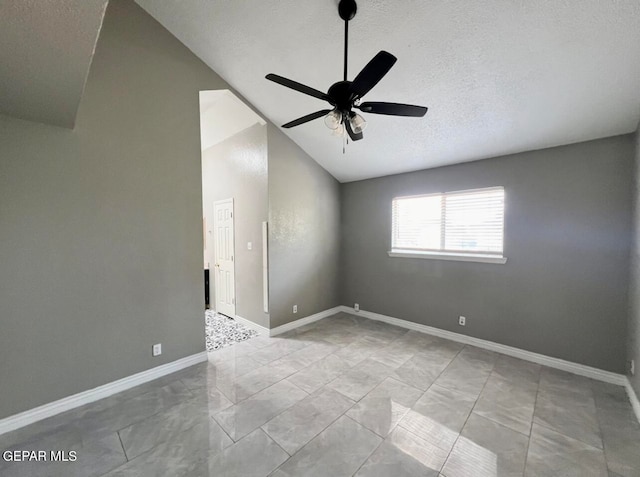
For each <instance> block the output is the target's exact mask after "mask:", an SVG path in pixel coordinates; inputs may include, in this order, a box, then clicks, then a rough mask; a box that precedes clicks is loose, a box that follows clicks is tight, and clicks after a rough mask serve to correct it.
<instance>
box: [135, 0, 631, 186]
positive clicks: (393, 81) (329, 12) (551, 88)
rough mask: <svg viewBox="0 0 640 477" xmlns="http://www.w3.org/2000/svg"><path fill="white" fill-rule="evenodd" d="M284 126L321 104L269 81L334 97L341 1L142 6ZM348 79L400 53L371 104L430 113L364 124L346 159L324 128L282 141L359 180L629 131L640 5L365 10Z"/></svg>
mask: <svg viewBox="0 0 640 477" xmlns="http://www.w3.org/2000/svg"><path fill="white" fill-rule="evenodd" d="M137 1H138V3H139V4H140V5H141V6H142V7H143V8H145V9H146V10H147V11H148V12H149V13H151V15H153V16H154V17H155V18H156V19H158V20H159V21H160V22H161V23H162V24H163V25H164V26H165V27H166V28H168V29H169V30H170V31H171V32H172V33H173V34H174V35H175V36H176V37H178V38H179V39H180V40H181V41H182V42H183V43H184V44H185V45H187V46H188V47H189V48H190V49H191V50H192V51H193V52H194V53H195V54H197V55H198V56H199V57H200V58H202V59H203V60H204V61H205V62H206V63H207V64H208V65H209V66H210V67H211V68H213V69H214V70H215V71H216V72H218V73H219V74H220V75H221V76H222V77H223V78H225V79H226V80H227V81H228V82H229V83H230V84H231V85H232V86H233V87H234V88H236V89H237V90H238V91H239V92H240V93H241V94H242V95H244V96H245V97H246V98H247V99H248V100H249V101H250V102H251V103H253V104H254V105H255V106H256V107H257V108H258V109H259V110H260V111H261V112H262V113H263V114H265V115H266V116H267V117H268V118H269V119H271V120H272V121H274V122H275V123H277V124H283V123H284V122H287V121H289V120H292V119H294V118H297V117H299V116H302V115H304V114H307V113H310V112H313V111H316V110H318V109H323V108H325V107H326V104H325V103H323V102H322V101H320V100H317V99H314V98H311V97H307V96H304V95H302V94H300V93H297V92H295V91H293V90H289V89H287V88H284V87H281V86H279V85H277V84H275V83H272V82H270V81H267V80H265V79H264V76H265V75H266V74H267V73H276V74H279V75H282V76H286V77H289V78H292V79H295V80H297V81H300V82H302V83H305V84H308V85H310V86H313V87H315V88H317V89H321V90H325V91H326V90H327V89H328V87H329V86H330V85H331V84H332V83H333V82H335V81H338V80H340V79H341V76H342V71H341V69H342V48H343V26H344V24H343V22H342V21H341V20H340V18H339V17H338V14H337V8H336V5H337V0H307V1H305V2H304V4H302V3H301V2H300V1H299V0H278V1H264V0H243V1H211V0H182V1H180V2H176V1H169V0H137ZM358 6H359V11H358V14H357V16H356V17H355V19H354V20H353V21H352V22H351V23H350V30H349V32H350V35H349V36H350V58H349V70H350V73H349V76H350V79H353V77H354V76H355V74H356V73H357V72H358V71H359V70H360V69H361V68H362V67H363V66H364V65H365V64H366V62H367V61H369V59H370V58H372V57H373V55H374V54H375V53H376V52H378V51H379V50H381V49H385V50H387V51H389V52H391V53H393V54H394V55H396V56H397V57H398V62H397V63H396V65H395V66H394V68H393V69H392V70H391V72H390V73H389V74H388V75H387V76H386V77H385V78H384V79H383V80H382V82H381V83H379V84H378V85H377V86H376V87H375V88H374V89H373V90H372V91H371V92H370V93H369V94H368V95H367V96H366V97H365V100H370V101H396V102H407V103H414V104H420V105H425V106H428V107H429V108H430V109H429V112H428V113H427V116H426V117H425V118H423V119H415V118H394V117H387V116H380V115H372V114H369V115H366V118H367V120H368V123H369V125H368V128H367V130H366V131H365V138H364V140H363V141H360V142H358V143H355V144H350V145H349V146H348V148H347V153H346V155H343V154H342V144H341V140H340V139H339V138H336V137H332V136H330V134H329V130H328V129H326V127H325V126H324V125H323V122H322V120H316V121H313V122H311V123H308V124H306V125H303V126H299V127H297V128H293V129H290V130H285V133H286V134H287V135H288V136H289V137H290V138H291V139H293V140H294V141H295V142H296V143H297V144H299V145H300V146H301V147H302V148H303V149H304V150H305V151H307V152H308V153H309V154H310V155H311V156H312V157H313V158H314V159H315V160H316V161H318V162H319V163H320V164H321V165H322V166H324V167H325V168H326V169H327V170H328V171H329V172H331V173H332V174H333V175H334V176H335V177H336V178H337V179H339V180H340V181H343V182H345V181H353V180H358V179H364V178H369V177H375V176H381V175H387V174H392V173H397V172H404V171H411V170H417V169H423V168H428V167H435V166H440V165H445V164H453V163H457V162H465V161H471V160H476V159H482V158H486V157H492V156H498V155H502V154H508V153H513V152H518V151H525V150H532V149H540V148H544V147H549V146H555V145H560V144H569V143H573V142H578V141H584V140H589V139H595V138H599V137H606V136H611V135H617V134H623V133H628V132H631V131H633V130H635V128H636V126H637V124H638V120H639V119H640V2H639V1H638V0H617V1H610V0H562V1H560V0H528V1H513V2H507V1H504V0H491V1H484V2H470V1H469V0H451V1H447V2H441V1H433V0H430V1H425V0H403V1H402V2H390V1H384V0H370V1H365V0H361V1H360V2H359V5H358Z"/></svg>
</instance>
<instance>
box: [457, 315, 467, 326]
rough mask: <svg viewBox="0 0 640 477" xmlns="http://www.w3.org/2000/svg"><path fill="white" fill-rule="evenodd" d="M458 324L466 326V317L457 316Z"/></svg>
mask: <svg viewBox="0 0 640 477" xmlns="http://www.w3.org/2000/svg"><path fill="white" fill-rule="evenodd" d="M458 324H459V325H460V326H466V324H467V319H466V318H465V317H464V316H460V317H458Z"/></svg>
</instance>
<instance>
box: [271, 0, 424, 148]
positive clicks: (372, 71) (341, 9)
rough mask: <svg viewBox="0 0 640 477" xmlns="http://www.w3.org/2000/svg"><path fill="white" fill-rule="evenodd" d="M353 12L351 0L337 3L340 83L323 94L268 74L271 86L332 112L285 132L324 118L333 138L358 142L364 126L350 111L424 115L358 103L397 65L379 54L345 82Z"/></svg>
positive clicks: (403, 107)
mask: <svg viewBox="0 0 640 477" xmlns="http://www.w3.org/2000/svg"><path fill="white" fill-rule="evenodd" d="M357 10H358V6H357V4H356V2H355V0H340V3H339V5H338V14H339V15H340V18H342V19H343V20H344V79H343V80H342V81H338V82H337V83H334V84H333V85H331V87H330V88H329V91H327V93H323V92H322V91H319V90H317V89H315V88H311V87H309V86H306V85H304V84H301V83H298V82H296V81H293V80H290V79H288V78H284V77H283V76H279V75H275V74H268V75H267V76H266V78H267V79H268V80H270V81H273V82H274V83H278V84H280V85H282V86H286V87H287V88H291V89H293V90H295V91H298V92H300V93H303V94H307V95H309V96H313V97H314V98H318V99H322V100H324V101H327V102H328V103H329V104H330V105H331V106H333V108H332V109H322V110H320V111H316V112H315V113H311V114H307V115H306V116H302V117H301V118H298V119H294V120H293V121H290V122H288V123H286V124H283V125H282V127H283V128H286V129H288V128H292V127H295V126H299V125H301V124H304V123H307V122H309V121H313V120H314V119H318V118H321V117H323V116H324V123H325V125H326V126H327V127H328V128H329V129H331V130H332V131H333V134H334V135H336V136H340V137H345V136H348V137H349V138H351V140H352V141H359V140H360V139H362V138H363V137H364V136H363V134H362V133H363V131H364V129H365V128H366V126H367V122H366V121H365V119H364V118H363V117H362V116H361V115H360V114H358V113H356V112H354V111H353V108H356V109H359V110H360V111H361V112H363V113H372V114H385V115H388V116H408V117H422V116H424V115H425V114H426V113H427V108H426V107H424V106H415V105H411V104H400V103H384V102H364V103H360V99H361V98H362V97H363V96H364V95H365V94H367V93H368V92H369V91H370V90H371V89H372V88H373V87H374V86H375V85H377V84H378V83H379V82H380V80H381V79H382V78H383V77H384V76H385V75H386V74H387V73H388V72H389V70H390V69H391V67H392V66H393V65H394V64H395V62H396V61H397V58H396V57H395V56H393V55H392V54H391V53H388V52H386V51H380V52H379V53H378V54H377V55H376V56H374V57H373V59H372V60H371V61H369V63H367V65H366V66H365V67H364V68H363V69H362V71H360V73H358V75H357V76H356V77H355V78H354V80H353V81H348V80H347V59H348V52H349V51H348V46H349V21H350V20H352V19H353V18H354V17H355V15H356V12H357Z"/></svg>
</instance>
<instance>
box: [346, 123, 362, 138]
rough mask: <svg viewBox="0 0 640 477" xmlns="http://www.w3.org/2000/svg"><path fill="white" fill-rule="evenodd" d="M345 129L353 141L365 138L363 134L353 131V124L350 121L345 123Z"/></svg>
mask: <svg viewBox="0 0 640 477" xmlns="http://www.w3.org/2000/svg"><path fill="white" fill-rule="evenodd" d="M344 128H345V129H346V130H347V134H348V135H349V137H350V138H351V140H352V141H359V140H360V139H362V138H363V137H364V135H363V134H362V133H361V132H359V133H357V134H356V133H355V132H353V129H351V123H350V122H349V121H348V120H346V121H344Z"/></svg>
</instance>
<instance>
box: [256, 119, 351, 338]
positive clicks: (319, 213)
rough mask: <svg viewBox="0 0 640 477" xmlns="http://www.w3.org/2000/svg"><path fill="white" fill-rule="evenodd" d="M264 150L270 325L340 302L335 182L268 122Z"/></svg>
mask: <svg viewBox="0 0 640 477" xmlns="http://www.w3.org/2000/svg"><path fill="white" fill-rule="evenodd" d="M268 150H269V315H270V319H271V328H275V327H276V326H280V325H283V324H285V323H289V322H291V321H294V320H296V319H299V318H303V317H306V316H309V315H312V314H314V313H318V312H320V311H323V310H326V309H328V308H332V307H334V306H338V305H339V304H340V302H339V299H338V277H339V274H338V264H339V260H340V257H339V252H340V239H339V237H340V185H339V183H338V181H336V180H335V179H334V178H333V176H331V175H330V174H329V173H328V172H327V171H325V170H324V169H323V168H322V167H320V166H319V165H318V163H317V162H315V161H314V160H313V159H311V157H309V156H308V155H307V154H306V153H305V152H304V151H303V150H302V149H300V148H299V147H298V146H296V145H295V144H294V143H292V142H291V141H290V140H289V139H288V138H287V137H286V136H285V135H284V134H283V133H282V132H281V131H280V130H279V129H277V128H276V127H274V126H273V125H271V124H270V125H269V126H268ZM295 304H297V305H298V313H297V314H293V313H292V307H293V305H295Z"/></svg>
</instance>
